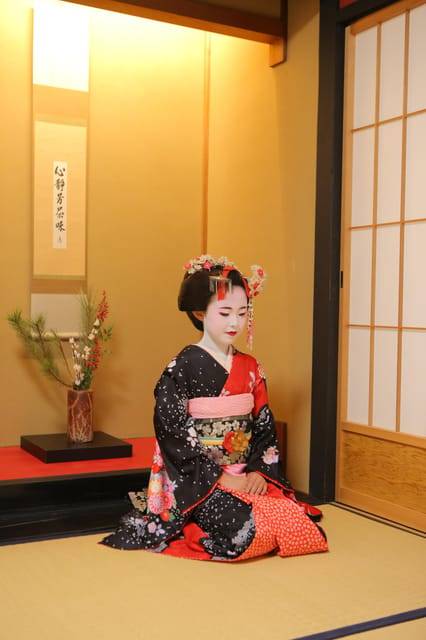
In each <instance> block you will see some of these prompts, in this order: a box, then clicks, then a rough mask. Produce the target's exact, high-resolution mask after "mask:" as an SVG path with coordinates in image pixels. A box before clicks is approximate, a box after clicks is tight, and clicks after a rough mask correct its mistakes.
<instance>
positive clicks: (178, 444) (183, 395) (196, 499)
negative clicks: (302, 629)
mask: <svg viewBox="0 0 426 640" xmlns="http://www.w3.org/2000/svg"><path fill="white" fill-rule="evenodd" d="M154 394H155V398H156V405H155V411H154V427H155V433H156V437H157V442H158V445H159V448H160V451H161V455H162V458H163V462H164V466H165V468H166V471H167V474H168V477H169V479H170V483H171V486H172V488H173V492H174V497H175V500H176V506H177V508H178V509H179V510H180V511H181V512H182V513H185V512H187V511H189V510H190V509H192V508H193V507H195V506H196V505H197V504H199V503H200V502H202V501H203V500H204V499H205V498H206V497H207V496H208V495H209V494H210V493H211V492H212V491H213V489H214V488H215V486H216V484H217V481H218V479H219V477H220V475H221V474H222V470H221V468H220V466H219V465H218V464H216V463H215V462H214V461H212V460H210V459H209V458H208V457H207V456H206V455H205V453H204V452H203V450H202V448H201V445H200V442H199V440H198V437H197V432H196V430H195V428H194V421H193V419H192V418H191V416H190V415H189V414H188V410H187V405H188V391H187V388H186V381H185V377H184V375H183V374H182V371H179V370H178V371H175V370H172V371H170V370H166V371H165V372H164V373H163V375H162V376H161V378H160V380H159V382H158V384H157V386H156V388H155V392H154Z"/></svg>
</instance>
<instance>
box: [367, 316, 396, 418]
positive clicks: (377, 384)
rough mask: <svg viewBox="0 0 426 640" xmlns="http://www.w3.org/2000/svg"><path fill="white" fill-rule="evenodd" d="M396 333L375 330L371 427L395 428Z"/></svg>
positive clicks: (394, 331)
mask: <svg viewBox="0 0 426 640" xmlns="http://www.w3.org/2000/svg"><path fill="white" fill-rule="evenodd" d="M397 358H398V332H397V330H396V329H376V330H375V336H374V380H373V426H374V427H380V428H381V429H390V430H391V431H394V430H395V428H396V374H397Z"/></svg>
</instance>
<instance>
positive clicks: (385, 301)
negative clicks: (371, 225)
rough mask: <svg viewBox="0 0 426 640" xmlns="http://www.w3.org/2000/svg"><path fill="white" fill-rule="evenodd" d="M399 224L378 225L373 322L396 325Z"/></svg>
mask: <svg viewBox="0 0 426 640" xmlns="http://www.w3.org/2000/svg"><path fill="white" fill-rule="evenodd" d="M399 243H400V226H399V225H395V226H390V227H378V228H377V238H376V307H375V324H378V325H385V326H389V325H390V326H395V327H396V326H398V301H399V248H400V244H399Z"/></svg>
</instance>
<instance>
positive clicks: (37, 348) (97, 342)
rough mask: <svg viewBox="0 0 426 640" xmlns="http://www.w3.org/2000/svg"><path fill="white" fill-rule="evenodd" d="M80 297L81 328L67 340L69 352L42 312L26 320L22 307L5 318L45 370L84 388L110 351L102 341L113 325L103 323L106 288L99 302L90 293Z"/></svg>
mask: <svg viewBox="0 0 426 640" xmlns="http://www.w3.org/2000/svg"><path fill="white" fill-rule="evenodd" d="M79 301H80V311H81V331H80V334H79V336H78V337H77V338H69V340H68V344H69V347H70V355H69V356H67V354H66V352H65V344H66V343H65V344H64V341H63V339H62V338H61V337H60V336H59V335H58V333H57V332H56V331H54V330H52V329H49V330H47V329H46V318H45V316H44V315H43V314H40V315H39V316H37V317H36V318H35V319H33V320H25V319H24V318H23V317H22V312H21V311H14V312H13V313H11V314H10V315H9V316H8V321H9V324H10V325H11V327H12V328H13V329H14V330H15V331H16V333H17V335H18V338H19V339H20V340H21V342H22V344H23V345H24V347H25V349H26V350H27V352H28V353H29V355H30V356H31V357H32V358H33V359H34V360H36V361H37V362H38V363H39V364H40V367H41V370H42V371H43V373H44V374H46V375H47V376H48V377H50V378H53V379H54V380H56V381H57V382H59V383H60V384H62V385H64V386H65V387H68V388H70V389H77V390H80V389H81V390H83V389H90V387H91V384H92V379H93V374H94V372H95V371H96V369H97V368H98V366H99V363H100V360H101V357H102V356H103V355H104V354H107V353H111V352H110V351H109V350H108V349H102V347H101V343H102V342H108V341H109V340H110V339H111V337H112V325H111V326H109V327H107V328H105V327H104V326H103V325H104V322H105V319H106V317H107V316H108V312H109V305H108V302H107V298H106V293H105V291H103V292H102V297H101V299H100V301H99V302H98V304H96V303H95V302H94V298H93V296H92V295H90V294H89V295H87V294H85V293H81V294H80V296H79ZM58 359H59V363H60V364H58Z"/></svg>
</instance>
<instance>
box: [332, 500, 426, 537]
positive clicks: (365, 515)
mask: <svg viewBox="0 0 426 640" xmlns="http://www.w3.org/2000/svg"><path fill="white" fill-rule="evenodd" d="M328 505H330V506H332V507H337V508H338V509H342V510H343V511H349V512H350V513H354V514H356V515H358V516H361V517H363V518H367V519H368V520H373V521H374V522H380V523H381V524H385V525H387V526H389V527H392V528H394V529H399V530H400V531H405V532H406V533H411V534H413V535H415V536H419V537H420V538H426V533H425V532H424V531H422V530H421V529H416V528H414V527H409V526H408V525H405V524H401V523H400V522H396V521H395V520H390V519H389V518H385V517H383V516H379V515H377V514H375V513H370V512H369V511H364V510H363V509H359V508H358V507H352V506H351V505H349V504H345V503H344V502H338V501H333V502H329V503H328Z"/></svg>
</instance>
